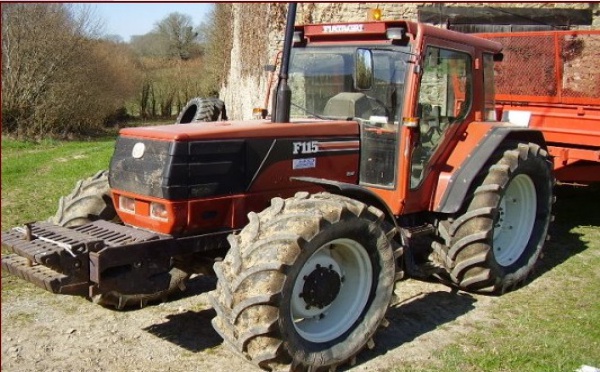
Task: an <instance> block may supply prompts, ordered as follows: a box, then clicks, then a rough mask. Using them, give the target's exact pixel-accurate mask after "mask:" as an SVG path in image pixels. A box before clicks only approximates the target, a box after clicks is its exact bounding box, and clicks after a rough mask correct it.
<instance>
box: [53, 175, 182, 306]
mask: <svg viewBox="0 0 600 372" xmlns="http://www.w3.org/2000/svg"><path fill="white" fill-rule="evenodd" d="M97 220H106V221H114V222H120V220H119V217H118V215H117V212H116V210H115V208H114V205H113V202H112V197H111V192H110V185H109V183H108V170H103V171H99V172H98V173H96V174H95V175H94V176H92V177H89V178H87V179H84V180H81V181H78V182H77V184H76V185H75V188H74V189H73V191H72V192H71V193H70V194H69V195H67V196H65V197H62V198H60V200H59V202H58V210H57V211H56V214H55V215H54V216H53V217H51V218H50V219H49V222H52V223H54V224H56V225H59V226H64V227H77V226H81V225H83V224H86V223H88V222H92V221H97ZM170 274H171V283H170V285H169V288H168V289H166V290H164V291H160V292H157V293H151V294H134V295H125V294H121V293H118V292H109V293H105V294H101V295H97V296H96V297H94V298H93V299H92V300H93V301H94V302H95V303H97V304H100V305H103V306H114V307H115V308H117V309H123V308H125V307H128V306H139V307H144V306H145V305H146V304H147V303H150V302H154V301H158V300H163V299H165V298H166V297H168V295H169V294H171V293H173V292H176V291H178V290H184V289H185V282H186V280H187V279H188V277H189V275H188V274H187V273H185V272H183V271H182V270H179V269H178V268H176V267H173V268H172V269H171V271H170Z"/></svg>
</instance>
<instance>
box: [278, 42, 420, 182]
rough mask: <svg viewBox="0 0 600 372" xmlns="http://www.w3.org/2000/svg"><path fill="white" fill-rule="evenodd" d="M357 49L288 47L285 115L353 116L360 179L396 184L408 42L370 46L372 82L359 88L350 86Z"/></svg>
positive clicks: (327, 117) (351, 84)
mask: <svg viewBox="0 0 600 372" xmlns="http://www.w3.org/2000/svg"><path fill="white" fill-rule="evenodd" d="M357 49H358V47H349V46H348V47H331V46H326V47H307V48H298V49H293V51H292V56H291V60H290V70H289V78H288V84H289V86H290V89H291V91H292V107H291V116H292V117H294V118H306V117H316V118H323V119H346V120H347V119H356V120H358V121H359V123H360V133H361V134H360V136H361V147H360V177H359V180H360V183H361V184H362V185H367V186H373V187H378V188H385V189H392V188H394V187H395V185H396V183H397V169H398V143H399V136H400V134H399V133H400V131H399V130H398V128H399V127H400V125H399V123H400V121H401V120H400V118H401V116H402V103H403V102H404V82H405V78H406V72H407V61H408V60H409V58H410V54H409V53H408V52H409V47H399V46H386V47H385V48H371V49H370V50H371V54H372V57H373V58H372V64H370V65H372V68H373V79H372V81H373V83H372V85H371V87H370V89H366V90H360V91H359V90H357V89H355V88H354V86H355V85H354V77H353V72H354V69H355V68H354V64H355V56H356V55H357V53H356V51H357ZM361 49H364V48H362V47H361ZM362 55H363V58H364V56H365V54H364V53H363V54H362Z"/></svg>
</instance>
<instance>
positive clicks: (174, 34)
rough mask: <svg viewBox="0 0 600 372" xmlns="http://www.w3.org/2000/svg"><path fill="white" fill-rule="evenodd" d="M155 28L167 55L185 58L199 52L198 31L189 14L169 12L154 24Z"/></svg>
mask: <svg viewBox="0 0 600 372" xmlns="http://www.w3.org/2000/svg"><path fill="white" fill-rule="evenodd" d="M155 30H156V33H157V34H159V35H160V36H161V37H162V38H163V39H164V40H165V43H166V47H167V55H168V56H170V57H175V58H180V59H182V60H187V59H189V58H192V57H193V56H195V55H198V54H199V45H198V43H197V42H196V37H197V36H198V33H197V32H195V31H194V27H193V24H192V17H190V16H189V15H185V14H181V13H178V12H174V13H171V14H169V15H168V16H167V17H165V18H164V19H163V20H161V21H160V22H158V23H157V24H156V27H155Z"/></svg>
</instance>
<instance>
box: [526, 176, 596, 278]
mask: <svg viewBox="0 0 600 372" xmlns="http://www.w3.org/2000/svg"><path fill="white" fill-rule="evenodd" d="M555 195H556V199H557V201H556V203H555V204H554V208H553V211H552V212H553V214H554V216H555V220H554V222H553V223H552V225H551V226H550V231H549V235H550V240H549V241H548V242H547V243H546V246H545V247H544V250H543V253H542V258H541V259H540V261H539V263H538V265H537V268H536V272H535V273H534V280H535V278H538V277H541V276H543V275H544V274H545V273H546V272H548V271H550V270H552V269H553V268H555V267H557V266H559V265H560V264H562V263H563V262H565V261H567V260H568V259H569V258H570V257H572V256H574V255H576V254H578V253H581V252H583V251H585V250H586V249H587V248H588V245H587V243H586V242H585V241H583V240H582V239H581V236H582V234H580V233H578V232H577V231H574V230H575V229H576V228H577V227H580V226H592V227H600V213H598V208H599V206H600V185H592V186H587V187H573V186H557V187H556V189H555Z"/></svg>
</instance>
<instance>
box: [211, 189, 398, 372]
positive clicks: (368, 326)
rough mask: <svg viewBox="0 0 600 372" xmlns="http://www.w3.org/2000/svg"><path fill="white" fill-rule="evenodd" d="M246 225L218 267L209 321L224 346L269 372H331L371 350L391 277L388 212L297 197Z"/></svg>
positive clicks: (322, 197)
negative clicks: (281, 371)
mask: <svg viewBox="0 0 600 372" xmlns="http://www.w3.org/2000/svg"><path fill="white" fill-rule="evenodd" d="M248 217H249V219H250V222H249V224H248V225H247V226H246V227H245V228H244V229H243V230H242V232H241V233H240V234H239V235H231V236H230V237H229V242H230V245H231V248H230V250H229V252H228V254H227V256H226V257H225V260H224V261H223V262H219V263H216V264H215V266H214V268H215V272H216V274H217V277H218V283H217V288H216V290H215V291H214V293H213V294H212V296H211V301H212V303H213V307H214V308H215V310H216V312H217V316H216V317H215V318H214V319H213V322H212V323H213V326H214V328H215V329H216V330H217V332H218V333H219V334H220V335H221V336H222V337H223V339H224V340H225V342H226V343H227V344H228V345H229V346H230V347H231V348H232V349H233V350H234V351H235V352H236V353H238V354H240V355H242V356H243V357H244V358H246V359H247V360H249V361H250V362H252V363H254V364H256V365H258V366H259V367H261V368H263V369H267V370H273V369H278V368H280V367H286V368H291V370H294V371H296V370H297V371H304V370H315V371H316V370H318V369H321V368H323V369H335V367H336V366H337V365H340V364H342V363H344V362H346V361H348V360H349V359H352V358H353V357H354V356H355V355H356V354H357V353H358V352H360V351H361V350H362V349H363V348H364V347H365V345H369V346H372V345H373V344H372V337H373V335H374V333H375V331H376V330H377V327H378V326H379V324H380V323H381V321H382V319H383V317H384V315H385V312H386V310H387V307H388V305H389V302H390V299H391V295H392V291H393V283H394V272H395V263H394V257H393V252H392V243H391V242H390V240H389V239H388V238H387V237H386V230H387V229H388V227H387V225H386V224H385V223H384V222H383V213H382V212H381V211H379V210H377V209H375V208H373V207H367V206H366V205H364V204H362V203H360V202H357V201H355V200H352V199H349V198H345V197H341V196H336V195H330V194H327V193H322V194H315V195H312V196H309V195H308V194H307V193H298V194H297V195H296V196H295V197H293V198H289V199H286V200H283V199H280V198H275V199H273V200H272V204H271V206H270V207H269V208H267V209H266V210H264V211H263V212H261V213H259V214H255V213H250V214H249V215H248ZM290 364H291V367H290V366H289V365H290Z"/></svg>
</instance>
